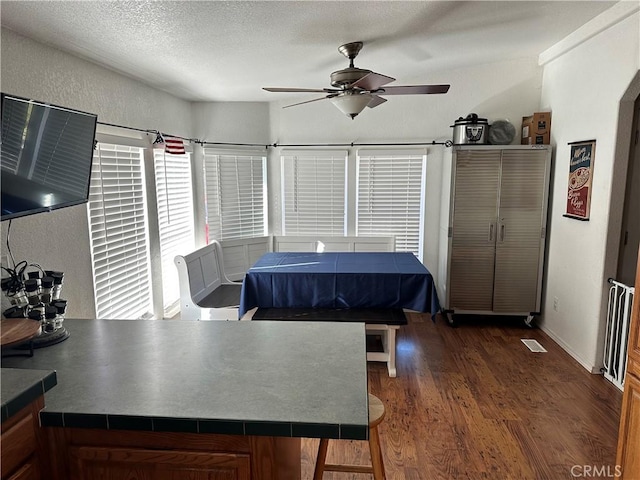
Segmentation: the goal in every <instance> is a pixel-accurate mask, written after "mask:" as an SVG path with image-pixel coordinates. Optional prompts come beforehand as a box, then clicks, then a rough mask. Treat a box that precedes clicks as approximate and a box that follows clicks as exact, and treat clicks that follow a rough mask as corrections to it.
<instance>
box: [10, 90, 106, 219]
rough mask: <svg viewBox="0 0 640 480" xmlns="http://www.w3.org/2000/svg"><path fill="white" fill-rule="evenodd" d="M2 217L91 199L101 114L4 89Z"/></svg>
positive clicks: (46, 210) (42, 210)
mask: <svg viewBox="0 0 640 480" xmlns="http://www.w3.org/2000/svg"><path fill="white" fill-rule="evenodd" d="M1 100H2V138H1V141H0V167H1V169H0V177H1V179H2V189H1V190H0V193H1V194H2V195H1V199H0V202H1V203H0V208H1V209H2V218H1V220H9V219H11V218H17V217H22V216H24V215H31V214H34V213H39V212H48V211H50V210H55V209H57V208H62V207H69V206H71V205H78V204H81V203H85V202H87V200H88V199H89V181H90V179H91V163H92V161H93V149H94V142H95V134H96V123H97V116H96V115H94V114H91V113H85V112H81V111H78V110H73V109H70V108H65V107H60V106H57V105H51V104H49V103H44V102H38V101H35V100H29V99H26V98H21V97H17V96H14V95H9V94H5V93H2V94H1Z"/></svg>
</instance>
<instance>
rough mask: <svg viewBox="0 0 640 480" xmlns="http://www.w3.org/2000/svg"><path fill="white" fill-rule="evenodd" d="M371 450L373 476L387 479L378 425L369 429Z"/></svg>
mask: <svg viewBox="0 0 640 480" xmlns="http://www.w3.org/2000/svg"><path fill="white" fill-rule="evenodd" d="M369 451H370V453H371V465H372V466H373V478H374V479H375V480H385V478H386V477H385V474H384V463H383V462H382V450H381V449H380V435H378V427H373V428H371V429H370V430H369ZM314 480H315V479H314Z"/></svg>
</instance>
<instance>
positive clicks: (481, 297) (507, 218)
mask: <svg viewBox="0 0 640 480" xmlns="http://www.w3.org/2000/svg"><path fill="white" fill-rule="evenodd" d="M550 163H551V150H550V148H549V147H546V146H545V147H537V148H531V147H522V148H520V147H501V148H494V147H476V148H473V147H468V148H465V147H454V153H453V170H452V173H453V177H452V190H451V192H452V199H451V211H450V213H449V228H450V230H449V235H450V240H449V249H450V250H449V253H448V260H447V261H448V272H447V287H446V292H447V300H446V301H447V310H452V311H466V312H469V313H485V314H486V313H500V314H518V315H520V314H526V315H527V316H529V315H530V314H532V313H534V312H538V311H539V310H540V293H541V292H540V290H541V284H542V281H541V279H542V263H543V252H544V244H545V238H544V237H545V230H546V229H545V227H546V214H547V209H546V202H547V194H548V189H549V173H550V172H549V170H550Z"/></svg>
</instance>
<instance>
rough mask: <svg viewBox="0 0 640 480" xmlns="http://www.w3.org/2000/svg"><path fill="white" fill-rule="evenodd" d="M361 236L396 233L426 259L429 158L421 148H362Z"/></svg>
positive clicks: (403, 246) (401, 246) (399, 242)
mask: <svg viewBox="0 0 640 480" xmlns="http://www.w3.org/2000/svg"><path fill="white" fill-rule="evenodd" d="M357 156H358V167H357V169H358V174H357V183H358V185H357V192H358V197H357V207H356V215H357V219H356V234H357V235H363V236H367V235H382V236H384V235H393V236H395V239H396V250H397V251H406V252H413V253H414V254H415V255H416V256H418V258H420V259H422V243H423V242H422V236H423V234H422V232H423V225H424V208H423V205H424V187H425V172H426V163H427V157H426V153H425V152H424V151H420V150H394V151H378V150H359V151H358V154H357Z"/></svg>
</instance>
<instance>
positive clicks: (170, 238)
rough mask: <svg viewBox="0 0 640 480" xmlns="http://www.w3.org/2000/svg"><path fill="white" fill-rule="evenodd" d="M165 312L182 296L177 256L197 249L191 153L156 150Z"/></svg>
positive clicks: (154, 164) (154, 155) (155, 170)
mask: <svg viewBox="0 0 640 480" xmlns="http://www.w3.org/2000/svg"><path fill="white" fill-rule="evenodd" d="M153 166H154V172H155V185H156V200H157V207H158V230H159V235H160V257H161V264H162V293H163V297H162V298H163V306H164V309H165V311H167V310H168V309H169V308H170V307H172V306H173V305H174V304H175V303H176V302H177V301H178V300H179V299H180V284H179V282H178V272H177V270H176V266H175V264H174V262H173V259H174V258H175V256H176V255H186V254H188V253H190V252H192V251H193V250H195V237H194V226H193V190H192V179H191V155H190V154H189V153H185V154H181V155H172V154H170V153H165V151H164V150H154V151H153Z"/></svg>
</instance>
